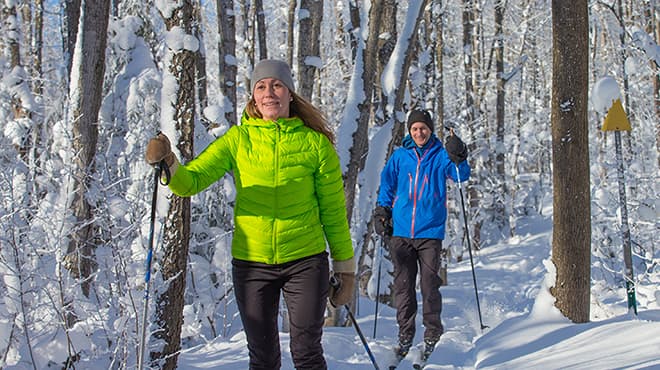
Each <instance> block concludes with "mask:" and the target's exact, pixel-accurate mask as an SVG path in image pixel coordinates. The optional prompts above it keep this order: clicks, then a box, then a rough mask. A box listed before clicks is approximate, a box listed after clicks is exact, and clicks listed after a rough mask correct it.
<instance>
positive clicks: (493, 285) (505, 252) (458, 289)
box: [179, 216, 660, 370]
mask: <svg viewBox="0 0 660 370" xmlns="http://www.w3.org/2000/svg"><path fill="white" fill-rule="evenodd" d="M525 222H526V224H524V223H525ZM551 226H552V224H551V220H550V218H549V217H542V216H538V217H532V218H527V219H520V220H519V228H518V233H519V235H521V236H520V237H517V238H515V239H514V240H507V241H506V242H502V243H500V244H497V245H493V246H488V247H486V248H483V249H482V250H480V251H478V252H477V253H475V254H474V255H473V257H474V258H473V260H474V264H475V271H476V277H477V286H478V288H479V290H478V291H479V302H480V306H481V313H482V319H483V320H482V321H483V324H484V325H485V326H488V327H487V328H485V329H483V330H482V329H481V324H480V321H479V314H478V311H477V306H476V299H475V291H474V284H473V279H472V272H471V265H470V260H469V258H468V257H469V255H468V254H467V253H466V255H465V258H464V259H463V261H462V262H460V263H455V262H454V263H450V266H449V273H448V280H449V284H448V285H447V286H444V287H442V288H441V292H442V296H443V311H442V319H443V323H444V326H445V334H444V335H443V336H442V338H441V340H440V342H439V344H438V346H437V347H436V350H435V352H433V354H432V355H431V357H430V359H429V363H428V365H427V366H426V369H429V370H431V369H599V370H601V369H653V368H657V369H660V302H659V301H660V291H659V290H658V286H660V284H656V285H655V286H653V287H651V288H648V287H647V288H646V290H644V291H638V293H639V294H643V295H644V296H645V297H646V299H645V305H646V307H640V308H639V312H638V315H637V316H635V315H633V314H629V313H628V311H627V303H626V296H625V291H624V289H623V288H622V287H619V288H618V289H617V290H616V292H617V293H618V297H619V299H618V300H616V299H614V300H610V299H608V302H607V305H604V304H603V303H602V302H601V303H598V302H595V300H594V299H593V298H592V309H591V316H592V318H594V317H606V318H604V319H595V318H594V319H592V321H591V322H590V323H586V324H573V323H571V322H570V321H569V320H567V319H566V318H564V317H563V316H562V315H561V314H560V313H559V311H558V310H557V309H556V308H554V306H553V298H552V296H551V295H550V294H549V292H548V288H547V287H548V284H550V283H551V281H552V279H546V273H547V271H548V269H550V270H552V269H553V265H552V264H551V263H550V262H549V261H550V251H551V236H552V230H551ZM548 276H554V275H553V274H548ZM658 283H660V282H658ZM378 311H379V312H378V316H377V320H376V317H375V302H373V301H371V300H369V299H368V298H366V297H361V298H360V300H359V304H358V307H357V308H356V310H355V312H354V313H355V316H356V318H357V321H358V323H359V326H360V329H361V330H362V333H363V334H364V336H365V337H366V340H367V342H368V345H369V348H370V350H371V352H372V353H373V355H374V357H375V358H376V360H377V362H378V365H379V367H380V368H381V369H383V368H385V369H386V366H385V365H386V363H387V361H388V359H389V358H390V357H391V347H392V346H393V345H394V343H395V342H396V333H397V327H396V321H395V311H394V309H392V308H390V307H388V306H386V305H383V304H380V305H379V306H378ZM420 320H421V319H420V316H418V320H417V322H418V331H417V338H416V340H417V341H421V335H422V332H423V330H421V324H420ZM374 323H376V329H377V331H376V336H375V337H374V336H373V332H374ZM281 344H282V351H283V354H282V356H283V359H282V369H283V370H288V369H294V367H293V364H292V361H291V354H290V353H289V349H288V345H289V338H288V335H287V334H285V333H281ZM323 345H324V350H325V355H326V359H327V361H328V367H329V369H364V370H366V369H373V368H374V366H373V365H372V363H371V361H370V358H369V356H368V355H367V353H366V351H365V348H364V346H363V344H362V341H361V340H360V337H359V336H358V335H357V332H356V330H355V328H353V327H346V328H344V327H342V328H336V327H331V328H326V329H325V332H324V337H323ZM414 354H415V353H414V350H412V351H411V353H410V354H409V356H408V357H412V356H414ZM411 364H412V362H411V360H410V359H409V358H406V359H404V361H403V362H402V363H401V365H400V366H399V368H402V369H408V368H411ZM247 367H248V354H247V348H246V341H245V336H244V334H243V333H242V332H240V331H239V332H237V333H235V334H234V335H233V336H231V335H230V336H229V339H226V338H216V339H215V340H214V341H211V342H210V343H208V344H206V345H202V346H197V347H194V348H191V349H188V350H185V351H184V352H183V353H182V354H181V356H180V357H179V368H180V369H182V370H192V369H224V370H239V369H240V370H244V369H247Z"/></svg>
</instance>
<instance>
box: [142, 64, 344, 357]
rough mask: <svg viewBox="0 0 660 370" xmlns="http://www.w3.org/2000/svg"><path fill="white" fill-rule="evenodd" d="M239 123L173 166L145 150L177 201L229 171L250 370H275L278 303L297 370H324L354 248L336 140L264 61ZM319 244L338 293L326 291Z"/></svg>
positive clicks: (170, 159) (154, 150)
mask: <svg viewBox="0 0 660 370" xmlns="http://www.w3.org/2000/svg"><path fill="white" fill-rule="evenodd" d="M250 87H251V93H252V96H251V98H250V100H249V102H248V104H247V107H246V108H245V111H244V113H243V116H242V118H241V125H239V126H233V127H231V128H230V129H229V130H227V132H226V133H225V134H224V135H223V136H222V137H220V138H218V139H217V140H215V141H214V142H213V143H211V144H210V145H209V146H208V147H207V148H206V149H205V150H204V151H203V152H202V153H201V154H200V155H199V156H197V157H196V158H195V159H193V160H192V161H190V162H189V163H187V164H185V165H181V164H179V162H178V160H177V158H176V156H175V155H174V154H173V153H172V151H171V148H170V144H169V140H168V139H167V137H165V136H164V135H162V134H161V135H159V136H157V137H156V138H154V139H152V140H151V141H150V142H149V144H148V145H147V154H146V157H147V161H148V162H149V163H150V164H156V163H160V162H161V161H163V160H164V161H165V162H166V163H167V165H168V166H169V168H170V173H171V176H172V177H171V180H170V183H169V187H170V189H171V190H172V192H173V193H174V194H177V195H179V196H184V197H185V196H191V195H194V194H197V193H199V192H201V191H202V190H204V189H206V188H207V187H208V186H209V185H211V184H212V183H214V182H215V181H217V180H219V179H220V178H222V176H223V175H224V174H225V173H227V172H229V171H233V175H234V180H235V183H236V191H237V195H236V202H235V206H234V226H235V228H234V234H233V240H232V257H233V260H232V278H233V284H234V291H235V295H236V301H237V304H238V309H239V312H240V315H241V321H242V322H243V328H244V330H245V333H246V336H247V341H248V350H249V354H250V369H269V370H272V369H279V368H280V366H281V353H280V344H279V333H278V327H277V318H278V309H279V298H280V294H282V295H283V296H284V300H285V302H286V306H287V309H288V311H289V319H290V328H291V329H290V336H291V341H290V349H291V356H292V358H293V362H294V366H295V367H296V369H325V368H327V365H326V362H325V359H324V357H323V349H322V347H321V335H322V330H323V322H324V314H325V308H326V302H327V299H328V296H329V298H330V301H331V303H333V304H334V305H343V304H346V303H347V302H348V301H349V300H350V299H351V297H352V294H353V288H354V284H355V278H354V273H355V263H354V259H353V246H352V241H351V236H350V232H349V228H348V221H347V219H346V208H345V199H344V187H343V182H342V174H341V169H340V164H339V158H338V156H337V154H336V152H335V150H334V147H333V141H334V136H333V134H332V132H331V131H330V130H329V129H328V127H327V123H326V120H325V118H324V117H323V115H322V114H321V113H320V111H319V110H318V109H317V108H315V107H314V106H313V105H312V104H310V103H309V102H308V101H306V100H305V99H304V98H302V97H301V96H298V95H296V93H295V90H294V84H293V78H292V75H291V70H290V68H289V66H288V65H287V64H286V63H285V62H282V61H279V60H262V61H260V62H259V63H257V65H256V66H255V67H254V71H253V73H252V79H251V86H250ZM326 242H327V245H328V246H329V249H330V255H331V257H332V260H333V266H332V269H333V272H334V276H335V277H336V278H337V280H339V281H340V285H339V287H338V288H336V289H335V288H334V287H330V286H329V278H330V275H329V262H328V253H327V252H326Z"/></svg>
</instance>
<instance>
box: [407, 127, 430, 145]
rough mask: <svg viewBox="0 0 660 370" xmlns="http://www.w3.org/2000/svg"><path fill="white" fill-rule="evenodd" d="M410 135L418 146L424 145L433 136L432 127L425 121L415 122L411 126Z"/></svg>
mask: <svg viewBox="0 0 660 370" xmlns="http://www.w3.org/2000/svg"><path fill="white" fill-rule="evenodd" d="M410 136H412V138H413V141H414V142H415V144H417V146H418V147H422V146H424V144H426V142H427V141H429V138H431V129H430V128H429V126H427V125H426V124H425V123H424V122H414V123H413V124H412V126H410Z"/></svg>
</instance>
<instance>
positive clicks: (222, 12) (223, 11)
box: [216, 0, 238, 125]
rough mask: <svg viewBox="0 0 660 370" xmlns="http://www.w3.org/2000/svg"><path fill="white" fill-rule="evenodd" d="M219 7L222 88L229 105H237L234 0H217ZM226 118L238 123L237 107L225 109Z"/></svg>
mask: <svg viewBox="0 0 660 370" xmlns="http://www.w3.org/2000/svg"><path fill="white" fill-rule="evenodd" d="M216 5H217V8H218V19H219V20H220V21H219V22H218V36H219V41H218V50H219V54H220V55H219V60H218V71H219V73H220V76H219V78H218V81H220V90H221V91H222V95H223V96H224V97H225V98H226V99H227V100H229V106H231V107H236V84H237V82H238V81H237V80H236V75H237V66H236V17H235V16H234V0H217V2H216ZM225 119H226V120H227V122H228V123H229V124H230V125H236V124H237V123H238V121H237V119H238V116H237V113H236V108H234V109H232V110H231V111H227V110H226V111H225Z"/></svg>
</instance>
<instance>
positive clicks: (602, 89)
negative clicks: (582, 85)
mask: <svg viewBox="0 0 660 370" xmlns="http://www.w3.org/2000/svg"><path fill="white" fill-rule="evenodd" d="M617 99H621V92H620V91H619V85H618V83H617V82H616V80H615V79H614V77H611V76H606V77H602V78H600V79H599V80H598V81H596V83H595V84H594V86H593V87H592V89H591V104H592V107H593V109H594V110H595V111H596V112H599V113H603V114H606V113H607V111H608V110H609V109H610V107H611V106H612V103H613V102H614V101H616V100H617Z"/></svg>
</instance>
